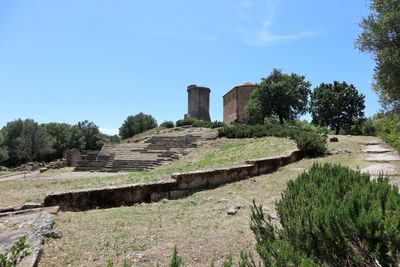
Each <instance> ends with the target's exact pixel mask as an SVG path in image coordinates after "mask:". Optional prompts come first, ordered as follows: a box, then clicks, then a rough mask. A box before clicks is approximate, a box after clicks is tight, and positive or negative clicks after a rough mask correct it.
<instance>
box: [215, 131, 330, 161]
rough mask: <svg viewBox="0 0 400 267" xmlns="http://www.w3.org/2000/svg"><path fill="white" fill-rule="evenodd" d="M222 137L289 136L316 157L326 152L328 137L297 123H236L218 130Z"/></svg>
mask: <svg viewBox="0 0 400 267" xmlns="http://www.w3.org/2000/svg"><path fill="white" fill-rule="evenodd" d="M218 133H219V136H220V137H223V136H225V137H228V138H251V137H263V136H275V137H288V138H291V139H293V140H294V141H295V142H296V144H297V148H298V149H300V150H302V151H303V152H304V153H305V155H306V156H308V157H316V156H321V155H323V154H325V152H326V137H325V136H324V135H321V134H318V133H316V132H312V131H309V130H304V129H302V128H300V127H296V126H295V125H287V126H282V125H273V124H272V125H254V126H251V125H234V126H225V127H223V128H221V129H219V130H218Z"/></svg>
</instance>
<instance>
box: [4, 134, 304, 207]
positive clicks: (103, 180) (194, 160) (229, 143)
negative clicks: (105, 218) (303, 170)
mask: <svg viewBox="0 0 400 267" xmlns="http://www.w3.org/2000/svg"><path fill="white" fill-rule="evenodd" d="M295 147H296V146H295V144H294V142H293V141H291V140H288V139H282V138H276V137H265V138H260V139H242V140H232V139H217V140H212V141H207V142H206V143H205V144H204V145H203V146H202V147H200V148H199V149H197V150H195V151H194V152H192V153H191V154H189V155H187V156H185V157H183V158H181V159H180V160H178V161H174V162H172V163H171V164H169V165H166V166H162V167H159V168H156V169H154V170H150V171H143V172H131V173H127V174H126V175H115V176H107V177H93V174H90V175H91V177H88V178H73V177H74V173H73V172H71V169H62V170H49V171H48V172H45V173H43V174H41V175H40V176H39V178H35V179H29V178H27V179H21V180H12V181H1V180H0V186H1V188H2V191H1V193H0V207H9V206H15V205H21V204H23V203H25V202H42V201H43V199H44V197H45V196H46V195H47V194H48V193H51V192H60V191H65V190H75V189H84V188H96V187H104V186H109V185H123V184H132V183H138V182H149V181H157V180H162V179H165V178H167V177H169V175H170V174H171V173H174V172H182V171H190V170H197V169H202V168H209V167H220V166H226V165H232V164H235V163H243V162H244V161H245V160H247V159H250V158H257V157H267V156H272V155H277V154H282V153H285V152H287V151H289V150H293V149H294V148H295ZM68 171H69V172H70V176H71V179H50V178H51V176H52V175H53V176H56V175H58V174H60V173H64V174H65V173H66V172H68Z"/></svg>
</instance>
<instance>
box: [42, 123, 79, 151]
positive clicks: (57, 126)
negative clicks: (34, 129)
mask: <svg viewBox="0 0 400 267" xmlns="http://www.w3.org/2000/svg"><path fill="white" fill-rule="evenodd" d="M42 127H44V128H45V129H46V132H47V133H48V134H49V135H50V136H51V137H52V138H53V145H52V148H53V150H54V153H53V155H52V157H51V159H57V158H61V157H62V156H63V153H64V152H65V151H66V150H67V149H70V148H77V149H82V148H84V145H85V141H84V137H83V136H82V135H81V134H80V136H79V135H78V134H77V135H74V134H73V132H74V131H75V130H77V131H79V129H78V128H72V126H71V125H69V124H67V123H56V122H52V123H46V124H42ZM79 132H80V131H79ZM74 138H76V139H77V140H74Z"/></svg>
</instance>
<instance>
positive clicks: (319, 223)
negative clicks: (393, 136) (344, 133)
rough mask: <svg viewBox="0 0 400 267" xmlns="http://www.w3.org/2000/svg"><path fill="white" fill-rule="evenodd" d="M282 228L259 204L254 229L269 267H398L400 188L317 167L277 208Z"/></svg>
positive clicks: (254, 213)
mask: <svg viewBox="0 0 400 267" xmlns="http://www.w3.org/2000/svg"><path fill="white" fill-rule="evenodd" d="M276 210H277V213H278V218H279V222H280V225H281V227H278V226H277V224H276V223H274V222H272V218H271V216H270V215H265V214H264V213H263V211H262V207H261V206H257V205H255V204H254V206H253V208H252V216H251V229H252V230H253V232H254V234H255V237H256V240H257V251H258V253H259V255H260V257H261V259H262V260H263V262H264V264H265V266H321V265H327V266H397V265H398V264H399V258H398V256H399V253H400V232H399V231H398V229H399V227H400V196H399V194H398V188H397V187H395V186H391V185H389V183H388V178H386V177H383V176H380V177H379V178H378V179H376V180H371V179H370V177H369V175H368V174H361V173H360V172H357V171H353V170H351V169H349V168H345V167H341V166H338V165H330V164H325V165H323V166H321V165H318V164H314V165H313V167H312V168H311V169H310V170H309V172H307V173H303V174H301V175H300V176H299V177H298V178H297V179H295V180H292V181H289V182H288V184H287V188H286V189H285V191H284V192H283V193H282V199H281V200H280V201H278V203H277V205H276Z"/></svg>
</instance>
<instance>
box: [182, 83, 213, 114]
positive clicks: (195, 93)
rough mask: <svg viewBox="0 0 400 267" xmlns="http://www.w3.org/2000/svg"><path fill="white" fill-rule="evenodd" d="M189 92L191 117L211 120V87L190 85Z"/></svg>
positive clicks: (189, 112)
mask: <svg viewBox="0 0 400 267" xmlns="http://www.w3.org/2000/svg"><path fill="white" fill-rule="evenodd" d="M187 92H188V114H187V115H189V116H190V117H192V118H195V119H199V120H204V121H210V120H211V119H210V112H209V110H210V92H211V91H210V89H209V88H207V87H200V86H197V85H189V86H188V87H187Z"/></svg>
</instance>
